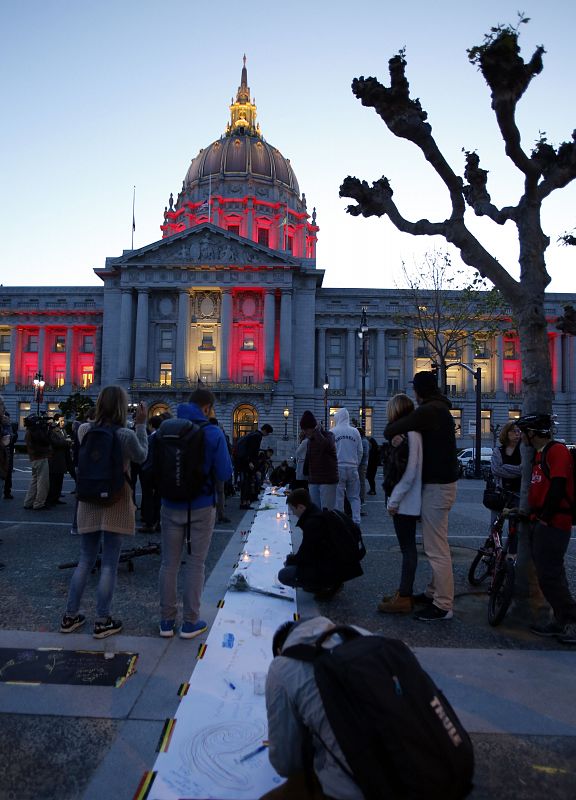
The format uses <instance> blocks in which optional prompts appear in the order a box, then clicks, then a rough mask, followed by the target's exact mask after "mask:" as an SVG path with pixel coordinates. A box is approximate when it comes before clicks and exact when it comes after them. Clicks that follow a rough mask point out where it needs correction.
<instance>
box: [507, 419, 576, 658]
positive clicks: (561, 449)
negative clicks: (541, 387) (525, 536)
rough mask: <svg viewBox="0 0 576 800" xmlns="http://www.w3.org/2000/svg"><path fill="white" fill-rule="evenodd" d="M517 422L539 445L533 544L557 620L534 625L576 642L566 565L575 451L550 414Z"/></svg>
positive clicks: (575, 611) (575, 604) (532, 498)
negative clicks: (558, 437) (555, 432)
mask: <svg viewBox="0 0 576 800" xmlns="http://www.w3.org/2000/svg"><path fill="white" fill-rule="evenodd" d="M516 425H517V426H518V428H519V430H520V431H521V432H522V439H523V441H524V444H527V445H529V446H530V447H532V448H534V450H535V454H534V462H533V464H532V477H531V480H530V489H529V492H528V506H529V510H530V546H531V551H532V558H533V560H534V565H535V567H536V574H537V576H538V583H539V584H540V588H541V590H542V593H543V595H544V597H545V598H546V600H547V601H548V603H549V604H550V606H551V607H552V611H553V613H554V620H553V621H551V622H548V623H546V624H543V625H532V626H531V628H530V630H531V631H532V633H535V634H536V635H537V636H546V637H553V638H556V639H558V641H560V642H562V643H563V644H576V600H574V597H573V596H572V593H571V592H570V587H569V584H568V579H567V577H566V569H565V566H564V556H565V554H566V550H567V549H568V545H569V544H570V535H571V532H572V516H573V511H574V462H573V459H572V454H571V453H570V451H569V450H568V448H567V447H566V445H564V444H563V443H562V442H558V441H555V440H554V438H553V436H552V428H553V425H552V418H551V416H550V414H526V415H524V416H522V417H520V419H518V420H517V421H516Z"/></svg>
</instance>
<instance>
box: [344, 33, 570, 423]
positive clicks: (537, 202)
mask: <svg viewBox="0 0 576 800" xmlns="http://www.w3.org/2000/svg"><path fill="white" fill-rule="evenodd" d="M527 21H528V20H527V19H525V18H524V17H520V20H519V24H518V26H517V27H516V28H514V27H511V26H510V25H506V26H504V25H499V26H498V27H495V28H492V29H491V31H490V33H489V34H488V35H487V36H486V37H485V39H484V42H483V44H482V45H480V46H478V47H473V48H471V49H470V50H469V51H468V58H469V60H470V62H471V63H472V64H476V65H477V66H478V67H479V69H480V71H481V72H482V75H483V76H484V79H485V80H486V83H487V84H488V87H489V88H490V91H491V95H492V109H493V111H494V113H495V115H496V121H497V124H498V127H499V129H500V132H501V135H502V138H503V140H504V147H505V152H506V155H507V156H508V157H509V158H510V160H511V161H512V163H513V164H514V165H515V166H516V168H517V169H518V170H519V171H520V172H521V173H522V175H523V180H524V187H523V188H524V190H523V193H522V195H521V197H520V198H519V199H518V202H517V203H516V205H510V206H506V207H503V208H497V207H496V206H495V205H494V203H493V202H492V200H491V197H490V194H489V193H488V188H487V184H488V180H487V179H488V172H487V171H486V170H484V169H482V168H481V167H480V159H479V157H478V155H477V154H476V153H474V152H466V151H465V169H464V177H463V178H462V177H461V176H460V175H458V174H457V173H456V172H455V171H454V169H453V168H452V167H451V166H450V164H448V162H447V160H446V159H445V157H444V155H443V154H442V152H441V151H440V149H439V147H438V145H437V144H436V141H435V139H434V137H433V136H432V128H431V126H430V124H429V123H428V122H427V114H426V112H425V111H424V110H423V109H422V106H421V105H420V101H419V100H418V99H412V98H411V97H410V87H409V84H408V80H407V79H406V75H405V71H406V59H405V57H404V55H405V54H404V52H403V51H401V52H400V53H399V54H398V55H396V56H394V57H393V58H391V59H390V61H389V71H390V88H386V87H384V86H383V85H382V84H381V83H379V82H378V80H377V79H376V78H364V77H361V78H357V79H355V80H354V81H353V83H352V91H353V92H354V94H355V95H356V97H357V98H358V99H359V100H361V102H362V104H363V105H365V106H371V107H372V108H374V109H375V110H376V112H377V113H378V114H379V115H380V116H381V117H382V119H383V120H384V122H385V123H386V125H387V126H388V128H389V129H390V131H391V132H392V133H393V134H394V135H395V136H398V137H401V138H403V139H408V140H409V141H411V142H413V143H414V144H415V145H416V146H417V147H418V148H420V150H421V151H422V154H423V155H424V157H425V158H426V160H427V161H428V162H429V164H430V165H431V166H432V167H433V169H434V170H435V171H436V173H437V174H438V175H439V177H440V178H441V180H442V181H443V183H444V185H445V186H446V189H447V191H448V192H449V195H450V200H451V208H452V210H451V214H450V216H449V217H448V218H447V219H444V220H439V221H436V222H433V221H430V220H428V219H420V220H417V221H410V220H408V219H406V218H405V217H404V216H403V215H402V214H401V212H400V210H399V209H398V207H397V205H396V203H395V202H394V199H393V191H392V188H391V186H390V184H389V182H388V180H387V178H386V177H382V178H380V180H378V181H376V182H375V183H373V184H372V186H368V184H367V183H366V181H360V180H358V179H357V178H352V177H348V178H346V179H345V181H344V182H343V184H342V186H341V187H340V196H341V197H350V198H352V199H353V200H355V201H356V203H357V205H352V206H348V209H347V210H348V212H349V213H350V214H352V215H354V216H358V215H360V214H361V215H363V216H365V217H370V216H383V215H385V216H388V218H389V219H390V221H391V222H392V223H393V224H394V225H395V226H396V228H398V230H400V231H403V232H405V233H410V234H413V235H415V236H434V235H439V236H443V237H444V239H446V241H447V242H450V243H451V244H453V245H454V246H455V247H456V248H457V249H458V250H459V252H460V256H461V258H462V260H463V261H464V262H465V263H466V264H468V265H469V266H471V267H473V268H475V269H476V270H477V271H478V272H479V273H480V275H482V276H483V277H485V278H488V279H489V280H490V281H491V282H492V283H493V284H494V286H495V287H496V288H497V289H498V290H499V291H500V292H501V293H502V296H503V297H504V299H505V300H506V302H507V303H509V305H510V306H511V308H512V313H513V315H514V317H515V319H516V321H517V324H518V333H519V338H520V348H521V354H522V367H523V378H522V380H523V383H524V396H525V402H524V411H526V412H531V411H535V410H537V409H538V410H542V411H551V410H552V377H551V365H550V355H549V351H548V341H547V325H546V317H545V313H544V293H545V290H546V286H547V285H548V284H549V283H550V276H549V275H548V272H547V270H546V262H545V259H544V253H545V251H546V248H547V247H548V245H549V243H550V239H549V237H548V236H546V235H545V234H544V232H543V230H542V227H541V220H540V217H541V207H542V203H543V201H544V200H545V199H546V198H547V197H548V196H549V195H550V194H551V193H552V192H553V191H554V190H556V189H561V188H563V187H564V186H566V185H567V184H568V183H570V182H571V181H572V180H573V179H574V178H575V177H576V131H575V132H574V133H573V134H572V140H571V141H570V142H565V143H563V144H561V145H560V146H559V147H558V148H554V147H553V146H552V145H551V144H549V143H548V142H547V141H546V137H545V136H544V135H541V137H540V140H539V141H538V142H537V143H536V145H535V147H534V148H533V150H532V151H531V153H530V154H528V153H527V152H526V150H525V148H524V147H523V146H522V142H521V136H520V131H519V129H518V126H517V124H516V118H515V115H516V106H517V104H518V101H519V100H520V98H521V97H522V95H523V94H524V92H525V91H526V89H527V88H528V86H529V84H530V82H531V80H532V78H533V77H535V76H536V75H538V74H539V73H540V72H541V71H542V68H543V62H542V56H543V53H544V48H543V47H541V46H540V47H537V48H536V50H535V52H534V54H533V56H532V58H531V59H530V61H529V62H528V63H525V62H524V60H523V59H522V57H521V55H520V48H519V46H518V36H519V27H520V23H523V22H527ZM455 113H456V111H455ZM466 205H468V206H469V207H470V208H471V209H472V210H473V211H474V213H475V214H476V215H477V216H482V217H488V218H489V219H491V220H492V221H493V222H494V223H495V224H497V225H504V224H505V223H506V222H508V221H510V222H512V223H514V224H515V225H516V228H517V232H518V241H519V263H520V278H519V280H516V279H515V278H513V277H512V276H511V275H510V274H509V273H508V271H507V270H506V268H505V267H504V266H503V265H502V264H501V263H500V262H499V261H498V260H497V259H496V258H495V257H494V256H493V255H492V254H491V253H490V252H489V250H488V249H487V248H486V247H485V246H484V245H483V244H482V243H481V242H480V241H479V239H478V238H476V236H474V235H473V234H472V233H471V232H470V230H469V229H468V227H467V226H466V222H465V219H464V214H465V210H466Z"/></svg>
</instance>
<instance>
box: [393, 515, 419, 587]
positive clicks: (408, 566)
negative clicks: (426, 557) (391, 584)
mask: <svg viewBox="0 0 576 800" xmlns="http://www.w3.org/2000/svg"><path fill="white" fill-rule="evenodd" d="M417 519H418V517H412V516H409V515H408V514H394V516H393V517H392V521H393V522H394V530H395V531H396V536H397V537H398V544H399V545H400V552H401V553H402V571H401V573H400V586H399V588H398V594H399V595H400V596H401V597H409V596H410V595H411V594H412V593H413V590H414V578H415V576H416V567H417V565H418V552H417V550H416V520H417Z"/></svg>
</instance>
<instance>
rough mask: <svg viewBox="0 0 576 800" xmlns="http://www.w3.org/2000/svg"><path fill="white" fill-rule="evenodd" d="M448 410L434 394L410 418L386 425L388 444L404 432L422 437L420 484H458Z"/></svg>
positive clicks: (444, 399)
mask: <svg viewBox="0 0 576 800" xmlns="http://www.w3.org/2000/svg"><path fill="white" fill-rule="evenodd" d="M451 407H452V406H451V403H450V401H449V400H448V398H447V397H445V396H444V395H443V394H440V392H437V393H435V394H433V395H431V396H430V397H427V398H426V399H424V400H423V401H422V403H421V404H420V405H419V406H417V407H416V408H415V409H414V411H412V412H411V413H410V414H406V416H405V417H401V418H400V419H397V420H395V421H394V422H390V423H389V424H388V425H387V426H386V428H385V430H384V436H385V437H386V438H387V439H388V441H391V440H392V439H393V438H394V436H396V435H397V434H400V433H408V431H419V432H420V433H421V434H422V449H423V456H422V483H454V481H457V480H458V459H457V458H456V432H455V428H454V419H453V417H452V414H451V413H450V408H451Z"/></svg>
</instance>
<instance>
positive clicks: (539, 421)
mask: <svg viewBox="0 0 576 800" xmlns="http://www.w3.org/2000/svg"><path fill="white" fill-rule="evenodd" d="M516 427H517V428H519V429H520V430H521V431H522V433H524V432H525V431H535V432H536V433H544V434H546V433H550V431H551V430H552V417H551V416H550V414H524V416H523V417H520V419H517V420H516Z"/></svg>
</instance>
